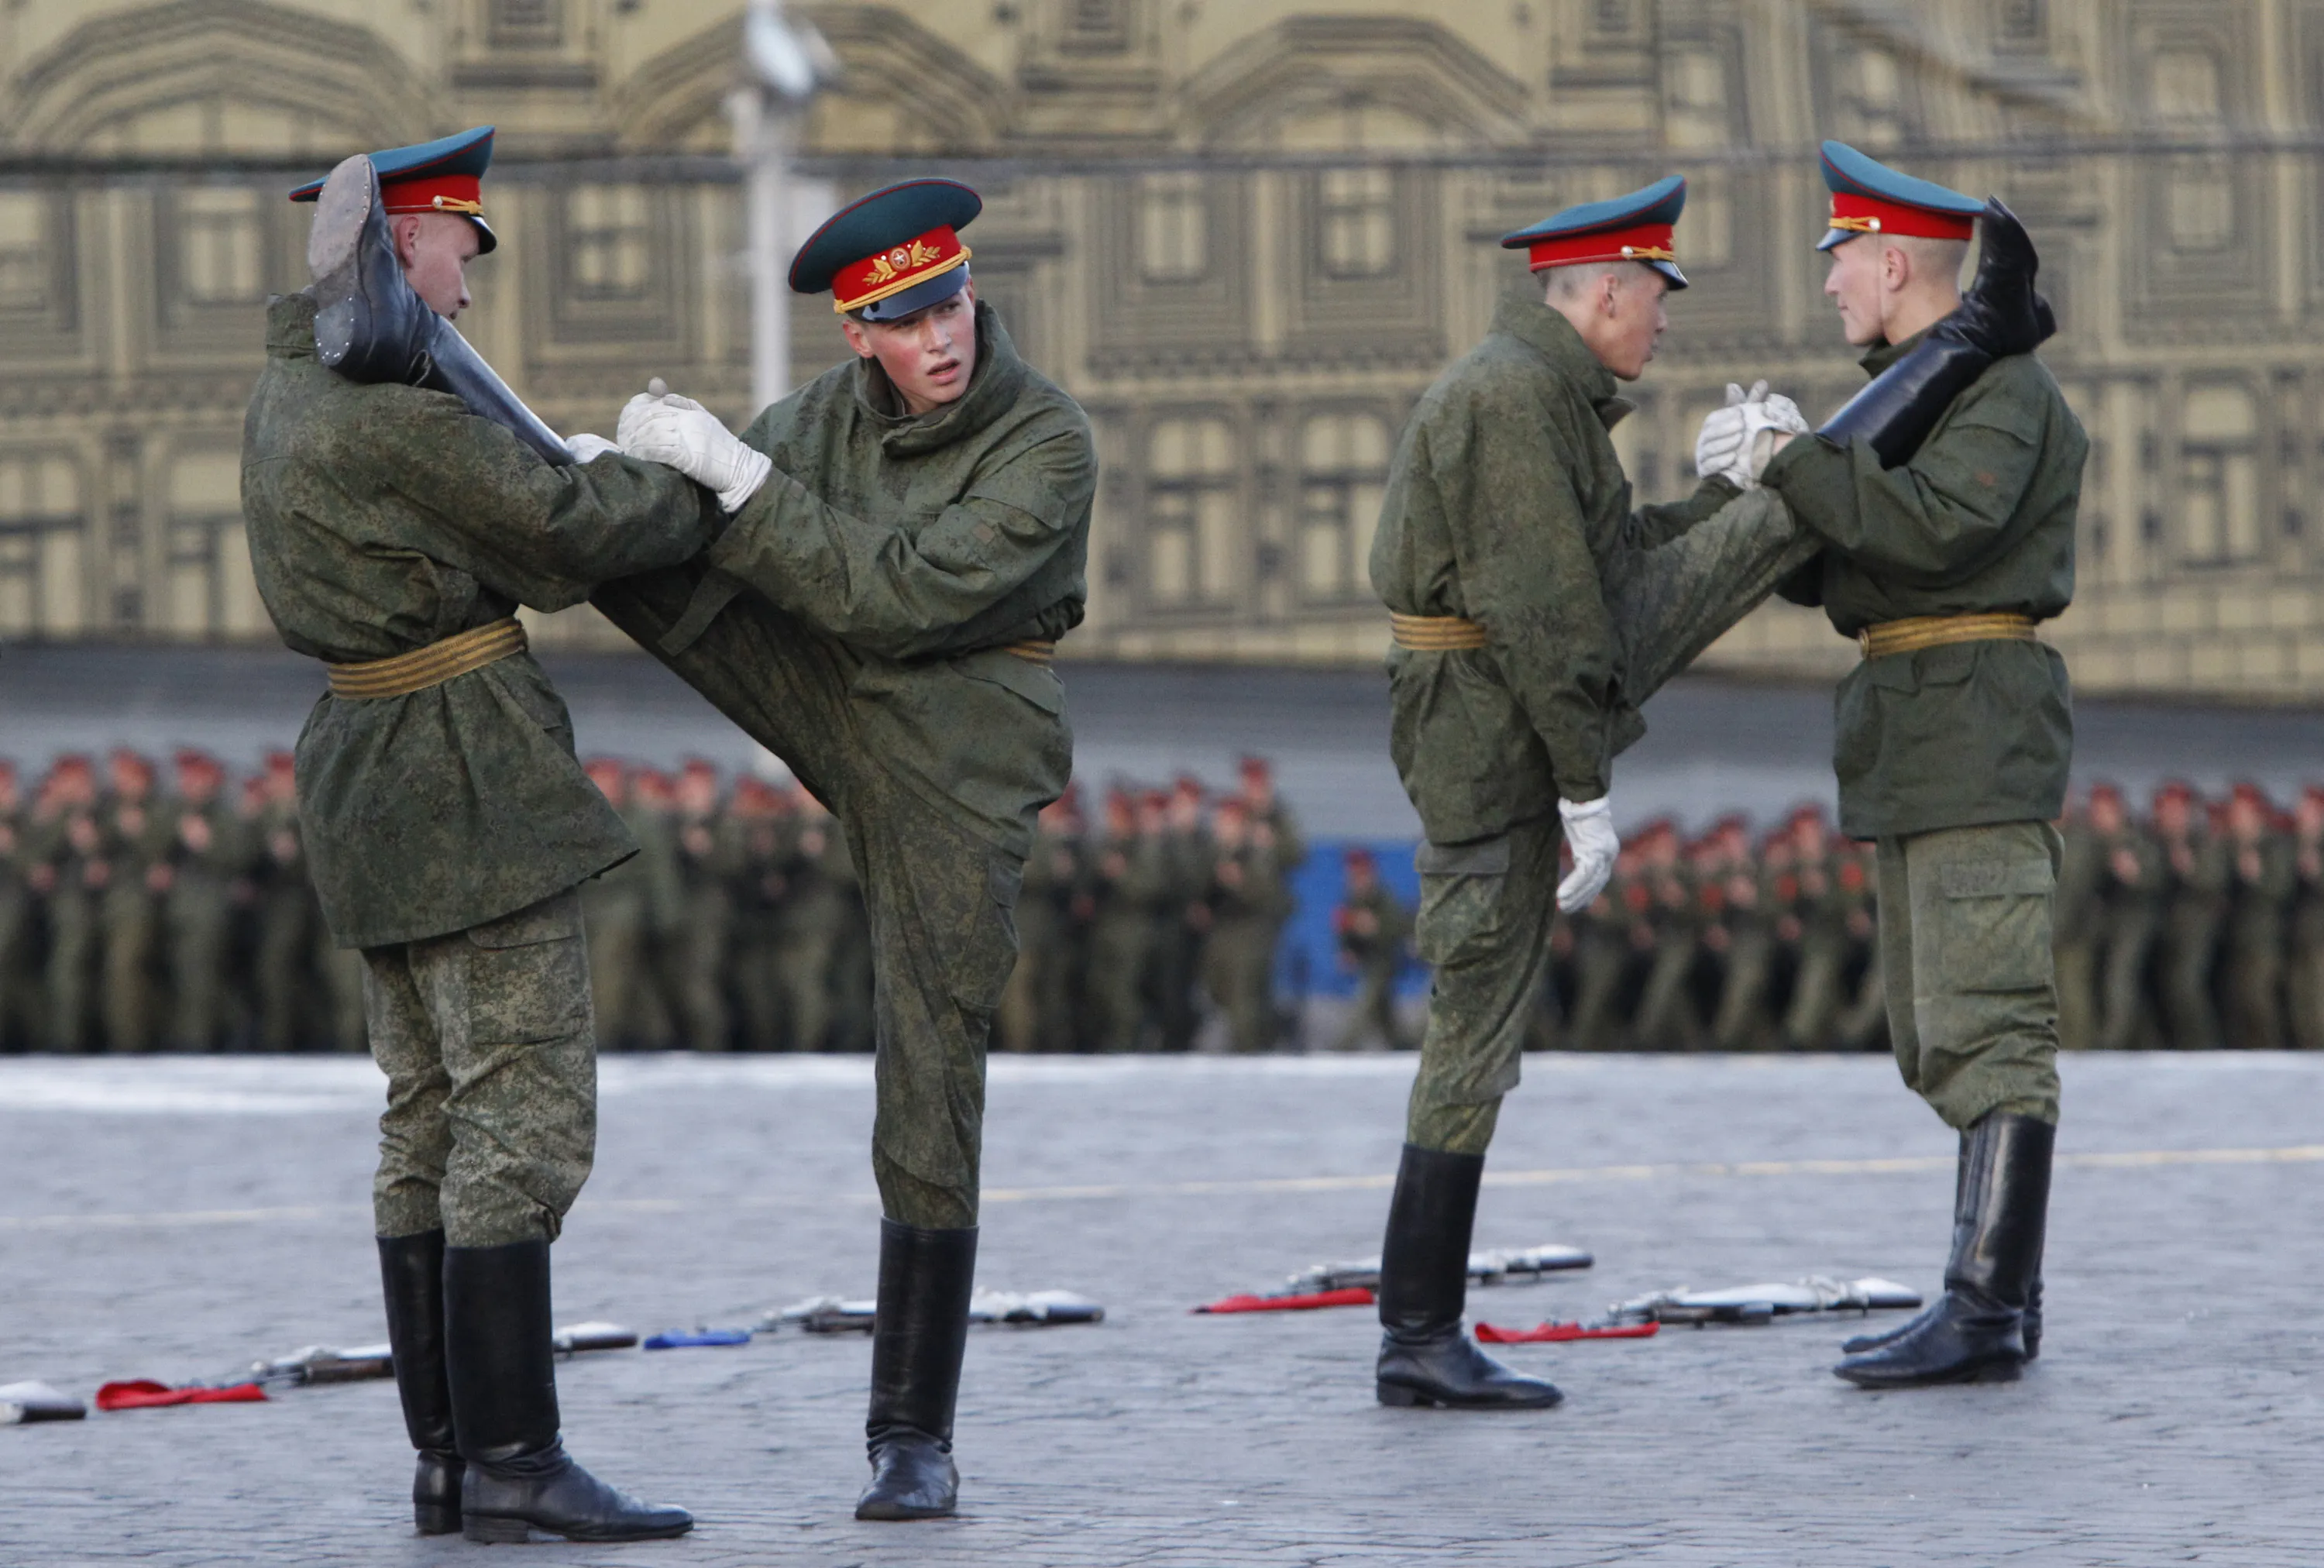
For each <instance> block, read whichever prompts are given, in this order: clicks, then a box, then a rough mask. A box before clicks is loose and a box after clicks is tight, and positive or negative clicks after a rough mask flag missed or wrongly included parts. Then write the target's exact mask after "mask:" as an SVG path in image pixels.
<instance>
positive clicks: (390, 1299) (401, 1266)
mask: <svg viewBox="0 0 2324 1568" xmlns="http://www.w3.org/2000/svg"><path fill="white" fill-rule="evenodd" d="M379 1281H380V1287H381V1292H382V1294H383V1295H384V1296H386V1298H387V1342H388V1343H389V1344H390V1345H391V1346H392V1347H393V1348H394V1351H395V1391H396V1392H397V1393H398V1394H400V1395H401V1396H402V1397H403V1429H404V1431H406V1432H407V1433H409V1434H410V1435H411V1446H412V1447H413V1448H415V1449H417V1450H419V1451H420V1463H419V1466H418V1468H416V1469H415V1470H414V1471H412V1475H411V1522H412V1524H413V1525H414V1526H416V1527H417V1528H418V1529H419V1531H420V1534H421V1535H423V1536H448V1535H451V1534H452V1533H453V1532H455V1531H456V1530H457V1529H458V1528H459V1527H460V1469H461V1463H462V1461H461V1459H460V1444H459V1440H458V1439H457V1437H455V1436H454V1435H453V1429H452V1387H451V1385H450V1383H448V1382H447V1381H446V1379H445V1376H444V1232H443V1231H421V1232H420V1234H418V1235H417V1236H382V1237H380V1238H379Z"/></svg>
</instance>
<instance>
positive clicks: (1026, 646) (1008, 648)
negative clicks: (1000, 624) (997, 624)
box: [1001, 637, 1057, 664]
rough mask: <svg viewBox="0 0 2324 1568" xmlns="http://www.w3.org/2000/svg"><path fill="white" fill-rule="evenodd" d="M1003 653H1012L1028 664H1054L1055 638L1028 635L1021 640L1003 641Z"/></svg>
mask: <svg viewBox="0 0 2324 1568" xmlns="http://www.w3.org/2000/svg"><path fill="white" fill-rule="evenodd" d="M1001 652H1003V653H1013V654H1015V655H1016V656H1017V657H1018V658H1019V659H1023V660H1024V661H1025V662H1026V663H1028V664H1055V663H1056V661H1057V640H1056V638H1054V637H1028V638H1027V639H1026V640H1025V641H1022V642H1004V643H1002V644H1001Z"/></svg>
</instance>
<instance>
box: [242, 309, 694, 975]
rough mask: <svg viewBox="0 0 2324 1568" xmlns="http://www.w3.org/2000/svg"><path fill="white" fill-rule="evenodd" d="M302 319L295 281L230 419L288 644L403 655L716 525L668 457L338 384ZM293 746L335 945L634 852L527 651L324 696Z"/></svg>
mask: <svg viewBox="0 0 2324 1568" xmlns="http://www.w3.org/2000/svg"><path fill="white" fill-rule="evenodd" d="M314 323H315V302H314V300H312V299H311V298H309V296H307V295H304V294H292V295H290V296H287V297H285V298H282V299H278V300H275V301H274V302H273V303H272V305H271V306H270V307H269V308H268V310H267V325H266V365H265V368H264V369H263V371H262V372H261V373H260V374H259V378H258V387H257V390H256V392H254V393H253V394H252V396H251V400H250V413H249V416H248V418H247V420H245V422H244V427H243V455H242V502H243V514H244V519H245V521H246V522H247V524H248V527H249V534H250V557H251V564H252V566H253V567H254V569H255V571H256V573H257V576H258V591H259V594H260V595H261V596H262V597H263V599H264V600H265V603H266V608H267V611H268V613H271V614H272V616H273V617H274V624H275V626H276V628H277V629H278V630H279V631H280V632H281V634H282V641H284V642H286V643H288V644H289V645H290V646H291V648H292V649H294V650H297V651H298V652H300V653H304V654H308V655H309V656H311V657H313V658H316V659H326V660H328V661H331V662H335V663H347V662H354V661H359V660H364V659H383V658H387V657H389V656H391V655H393V654H398V653H405V652H409V651H410V650H413V649H416V648H421V647H424V646H426V645H427V644H429V643H430V642H435V641H440V640H441V639H443V638H446V637H449V636H451V635H453V634H454V633H455V632H465V631H467V630H468V629H470V628H472V627H475V626H481V625H484V624H485V623H488V622H491V621H493V620H497V619H499V618H500V617H502V616H504V615H507V614H509V613H511V612H512V611H513V610H514V609H515V608H516V606H517V605H519V604H530V605H531V606H533V607H535V608H537V609H541V610H556V609H561V608H563V607H565V606H566V605H568V604H577V603H579V602H580V601H581V600H582V599H583V598H584V597H586V595H587V594H588V591H589V588H590V586H591V585H592V584H594V583H595V582H597V581H598V580H600V579H602V578H605V577H612V576H620V575H622V574H624V573H629V572H636V571H641V570H645V569H647V568H650V567H661V566H669V565H673V564H675V563H677V562H678V561H681V560H684V559H685V558H687V557H688V556H690V555H692V554H694V553H695V552H696V550H698V549H701V548H702V546H703V545H704V544H705V542H706V541H707V540H709V539H711V538H712V537H713V535H714V534H715V530H716V527H717V523H718V521H719V518H718V508H717V502H716V500H715V498H714V497H712V496H711V495H710V493H708V492H707V491H705V490H702V489H700V488H699V487H697V486H696V485H695V484H693V482H692V481H690V480H687V479H686V478H684V477H682V476H681V475H678V474H677V473H676V472H675V471H673V470H671V469H668V468H664V467H660V466H657V465H655V464H650V463H640V462H633V461H632V460H631V459H629V458H626V457H619V456H613V455H609V456H606V457H600V458H598V459H597V460H596V461H595V462H594V463H591V464H589V465H588V466H586V467H581V466H574V467H551V466H549V465H548V464H546V463H544V462H542V461H541V460H540V459H539V457H536V456H534V455H533V453H532V452H531V451H530V448H528V447H525V446H524V444H523V443H522V442H521V441H519V440H518V439H517V438H515V437H514V436H512V435H511V434H510V433H509V432H508V431H507V430H505V429H502V428H501V427H500V426H498V425H495V424H493V423H491V422H490V421H488V420H482V419H478V418H477V417H475V415H473V414H471V413H469V412H468V411H467V410H466V409H465V408H464V407H463V406H462V405H461V403H460V401H459V400H457V398H453V397H450V396H447V395H446V394H444V393H441V392H422V391H420V390H419V389H418V388H415V387H408V386H358V385H356V384H355V383H353V382H349V381H345V380H342V379H341V378H340V377H339V376H337V374H333V373H332V372H330V371H328V370H327V369H325V368H324V367H323V364H322V363H321V362H320V361H319V360H318V359H317V358H316V357H315V325H314ZM298 755H299V808H300V826H301V828H302V830H303V833H304V835H305V841H306V850H307V855H308V858H309V863H310V865H311V866H312V868H313V874H314V880H315V890H316V892H317V894H318V896H319V897H320V899H321V901H322V906H323V915H324V918H325V919H326V920H327V921H328V922H329V923H330V927H331V933H332V936H334V937H336V938H337V941H338V943H339V945H342V946H346V947H370V946H375V945H382V944H385V943H392V942H410V941H417V940H419V939H420V938H421V937H426V936H441V935H443V934H445V933H447V932H451V931H459V930H465V929H466V928H467V927H471V926H478V925H482V924H484V922H485V921H488V920H492V919H494V918H498V917H500V916H502V915H506V914H510V913H512V912H513V911H515V910H518V909H523V908H524V907H525V906H526V905H528V904H532V903H536V902H538V901H539V900H540V899H545V898H547V897H549V895H550V894H552V893H558V892H562V891H563V890H566V889H567V888H570V887H572V886H574V885H575V884H576V883H578V882H580V881H583V880H584V879H586V878H588V877H591V876H594V875H595V874H596V873H597V872H602V871H604V869H605V868H606V867H608V866H611V865H613V864H615V863H617V862H620V861H622V860H624V859H626V858H627V857H628V856H630V855H631V854H632V853H636V849H637V845H636V844H635V842H634V841H632V838H631V837H630V835H629V834H628V832H627V831H626V830H625V829H624V828H623V827H622V824H621V820H620V818H619V817H617V816H615V815H614V813H613V807H610V806H608V805H607V804H606V803H605V798H604V796H602V795H600V794H599V793H598V792H597V789H596V787H595V785H593V784H591V783H590V782H589V779H588V776H587V775H586V774H585V773H583V772H582V771H581V768H580V764H579V763H577V762H576V761H575V760H574V756H573V726H572V723H571V721H570V719H569V718H568V717H567V714H566V711H565V704H564V702H563V701H562V700H561V699H560V698H559V697H558V695H557V692H556V689H555V688H554V687H551V686H550V685H549V678H548V676H547V675H545V674H544V673H542V671H541V669H540V667H539V665H538V664H536V663H535V662H533V660H532V659H531V658H530V656H527V655H523V654H519V655H517V656H515V657H513V658H509V659H501V660H499V661H498V662H496V663H493V664H490V665H487V666H485V667H484V669H478V670H474V671H471V672H470V673H468V674H466V675H463V676H459V677H457V678H454V679H452V680H449V681H447V682H445V683H444V684H443V685H441V686H436V687H429V689H427V690H425V691H420V692H414V693H412V694H411V695H410V696H396V697H380V698H366V699H361V700H343V699H341V698H338V697H335V696H328V695H326V696H323V697H321V698H319V699H318V701H317V702H316V705H315V708H314V711H313V712H312V713H311V714H310V715H309V716H308V719H307V724H306V728H305V729H304V731H303V732H301V733H300V737H299V752H298Z"/></svg>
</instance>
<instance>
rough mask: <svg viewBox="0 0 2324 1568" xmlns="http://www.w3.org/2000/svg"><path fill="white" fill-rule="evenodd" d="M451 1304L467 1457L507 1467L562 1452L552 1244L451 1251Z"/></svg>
mask: <svg viewBox="0 0 2324 1568" xmlns="http://www.w3.org/2000/svg"><path fill="white" fill-rule="evenodd" d="M444 1303H445V1312H446V1317H447V1324H448V1333H447V1350H448V1354H447V1365H448V1367H449V1369H450V1372H451V1384H452V1409H453V1416H454V1419H455V1422H456V1424H457V1427H458V1430H459V1434H460V1452H461V1453H462V1454H464V1455H465V1456H466V1458H467V1459H468V1461H469V1462H471V1463H475V1464H484V1465H506V1464H509V1463H512V1462H518V1461H521V1460H523V1459H526V1458H528V1457H530V1456H531V1455H535V1454H541V1453H547V1452H548V1451H549V1450H550V1449H553V1448H555V1447H556V1446H557V1426H558V1411H557V1351H556V1347H555V1345H554V1343H553V1342H552V1338H551V1336H552V1330H551V1328H550V1323H549V1243H548V1242H546V1241H512V1242H511V1243H509V1244H508V1245H507V1246H505V1247H448V1248H447V1249H445V1251H444Z"/></svg>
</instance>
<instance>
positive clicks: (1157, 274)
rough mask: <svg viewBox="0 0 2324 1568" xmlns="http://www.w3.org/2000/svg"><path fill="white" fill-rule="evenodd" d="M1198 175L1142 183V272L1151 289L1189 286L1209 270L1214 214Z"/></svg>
mask: <svg viewBox="0 0 2324 1568" xmlns="http://www.w3.org/2000/svg"><path fill="white" fill-rule="evenodd" d="M1204 202H1205V197H1204V194H1203V177H1202V175H1201V174H1199V173H1196V172H1194V171H1185V172H1173V173H1167V174H1141V175H1139V178H1138V262H1139V271H1140V272H1143V273H1144V274H1145V276H1146V281H1148V282H1149V283H1189V282H1193V281H1194V280H1196V279H1198V278H1200V277H1202V276H1203V274H1205V273H1206V272H1209V271H1210V270H1211V226H1210V213H1209V211H1208V209H1207V208H1206V207H1205V205H1204Z"/></svg>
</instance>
